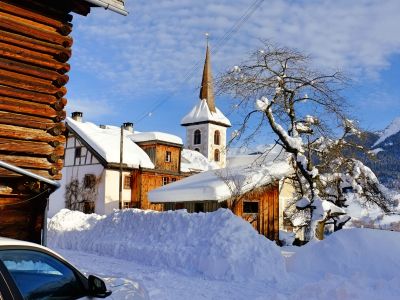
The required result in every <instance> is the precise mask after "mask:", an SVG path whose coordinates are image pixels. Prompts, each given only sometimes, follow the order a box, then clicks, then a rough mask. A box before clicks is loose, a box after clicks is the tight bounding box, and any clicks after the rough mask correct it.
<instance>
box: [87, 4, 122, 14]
mask: <svg viewBox="0 0 400 300" xmlns="http://www.w3.org/2000/svg"><path fill="white" fill-rule="evenodd" d="M85 1H87V2H89V3H92V4H94V5H96V6H100V7H104V8H105V9H109V10H111V11H114V12H116V13H119V14H121V15H124V16H126V15H127V14H128V12H127V11H126V10H125V3H124V1H123V0H85Z"/></svg>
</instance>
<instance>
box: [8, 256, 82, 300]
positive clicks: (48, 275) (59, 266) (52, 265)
mask: <svg viewBox="0 0 400 300" xmlns="http://www.w3.org/2000/svg"><path fill="white" fill-rule="evenodd" d="M0 259H1V260H2V262H3V263H4V265H5V266H6V268H7V269H8V271H9V272H10V274H11V276H12V277H13V279H14V281H15V283H16V285H17V287H18V289H19V291H20V292H21V294H22V296H23V297H24V299H77V298H80V297H83V296H84V295H85V294H86V291H85V289H84V286H83V284H82V283H81V281H80V280H79V279H78V278H77V277H76V275H75V273H74V271H73V270H72V269H70V268H69V267H68V266H66V265H64V264H63V263H62V262H61V261H59V260H57V259H56V258H54V257H52V256H50V255H48V254H45V253H41V252H38V251H33V250H1V251H0Z"/></svg>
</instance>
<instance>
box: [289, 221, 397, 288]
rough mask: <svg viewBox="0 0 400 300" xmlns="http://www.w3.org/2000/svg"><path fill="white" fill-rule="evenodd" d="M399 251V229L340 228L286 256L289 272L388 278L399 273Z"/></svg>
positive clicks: (320, 275) (307, 275) (311, 275)
mask: <svg viewBox="0 0 400 300" xmlns="http://www.w3.org/2000/svg"><path fill="white" fill-rule="evenodd" d="M399 253H400V233H398V232H393V231H385V230H376V229H366V228H364V229H361V228H353V229H343V230H340V231H337V232H335V233H334V234H331V235H330V236H328V237H327V238H326V239H325V240H323V241H314V242H311V243H309V244H307V245H305V246H304V247H301V248H300V249H299V250H298V251H297V252H296V254H295V255H293V256H292V257H291V258H290V259H289V261H288V271H290V272H294V273H297V274H298V275H302V276H305V277H315V276H316V277H322V276H323V275H324V274H325V276H326V275H327V274H329V275H337V276H341V277H342V276H343V277H348V278H350V277H352V276H354V275H357V276H360V277H371V278H380V279H385V280H391V279H393V278H397V277H398V276H399V274H400V273H399V272H400V271H399V270H400V258H399Z"/></svg>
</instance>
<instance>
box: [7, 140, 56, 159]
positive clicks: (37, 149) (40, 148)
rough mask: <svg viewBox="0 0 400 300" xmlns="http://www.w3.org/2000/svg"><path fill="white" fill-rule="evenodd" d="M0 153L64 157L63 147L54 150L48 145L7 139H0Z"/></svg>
mask: <svg viewBox="0 0 400 300" xmlns="http://www.w3.org/2000/svg"><path fill="white" fill-rule="evenodd" d="M0 151H2V152H12V153H25V154H32V155H43V156H48V155H56V156H58V157H62V156H63V155H64V147H63V146H58V147H55V148H54V147H52V146H51V145H49V144H48V143H44V142H33V141H24V140H14V139H7V138H0Z"/></svg>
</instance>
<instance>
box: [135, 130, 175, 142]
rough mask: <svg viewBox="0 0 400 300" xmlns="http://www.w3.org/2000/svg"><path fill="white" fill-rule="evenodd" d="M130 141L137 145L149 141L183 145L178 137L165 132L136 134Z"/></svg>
mask: <svg viewBox="0 0 400 300" xmlns="http://www.w3.org/2000/svg"><path fill="white" fill-rule="evenodd" d="M130 139H131V140H132V141H134V142H136V143H140V142H148V141H161V142H167V143H172V144H179V145H183V142H182V139H181V138H180V137H178V136H176V135H173V134H169V133H164V132H158V131H154V132H135V133H133V134H132V135H131V136H130Z"/></svg>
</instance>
